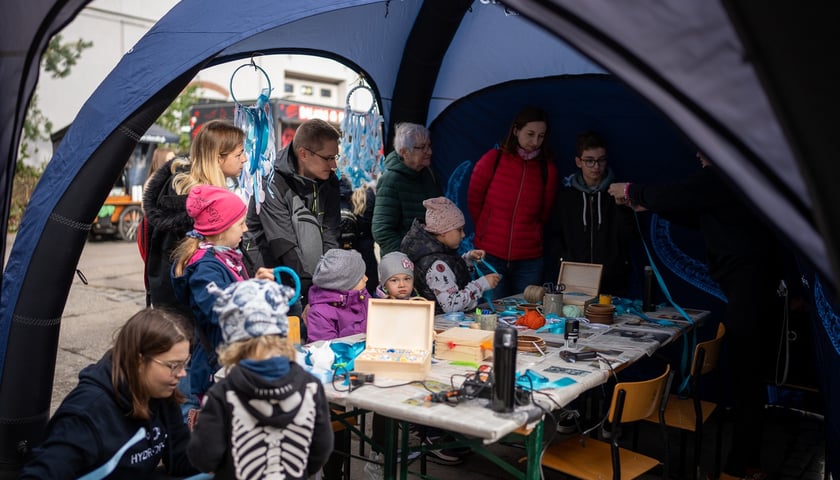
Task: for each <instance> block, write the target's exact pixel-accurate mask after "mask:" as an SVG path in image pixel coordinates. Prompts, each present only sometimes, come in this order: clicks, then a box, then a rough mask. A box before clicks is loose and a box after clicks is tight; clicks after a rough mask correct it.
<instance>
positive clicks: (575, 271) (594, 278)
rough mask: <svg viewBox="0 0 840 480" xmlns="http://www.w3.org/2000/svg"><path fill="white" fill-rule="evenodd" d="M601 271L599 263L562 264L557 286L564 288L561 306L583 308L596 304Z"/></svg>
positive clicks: (601, 267)
mask: <svg viewBox="0 0 840 480" xmlns="http://www.w3.org/2000/svg"><path fill="white" fill-rule="evenodd" d="M603 269H604V266H603V265H601V264H599V263H579V262H562V263H561V264H560V275H559V276H558V277H557V285H558V286H559V285H565V287H566V289H565V290H563V304H565V305H578V306H579V307H581V308H583V307H585V306H586V305H588V304H590V303H598V290H599V288H600V286H601V271H602V270H603Z"/></svg>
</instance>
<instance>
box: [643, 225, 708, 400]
mask: <svg viewBox="0 0 840 480" xmlns="http://www.w3.org/2000/svg"><path fill="white" fill-rule="evenodd" d="M633 218H634V219H635V220H636V230H637V231H638V232H639V238H640V239H642V246H643V247H645V254H647V257H648V262H649V263H650V267H651V269H653V274H654V275H655V276H656V283H658V284H659V288H660V289H661V290H662V293H663V294H664V295H665V299H666V300H668V303H670V304H671V306H673V307H674V309H675V310H676V311H677V312H679V314H680V315H682V316H683V318H685V319H686V321H687V322H688V324H689V325H690V326H691V327H694V326H695V325H694V320H692V319H691V317H690V316H689V315H688V314H687V313H685V310H683V309H682V307H680V306H679V305H677V304H676V302H674V299H673V298H671V292H669V291H668V287H667V286H666V285H665V280H663V279H662V275H661V274H660V273H659V269H658V268H656V263H655V262H654V261H653V256H652V255H651V254H650V249H649V248H648V246H647V242H645V237H644V235H643V234H642V227H641V224H639V215H638V213H637V212H636V211H635V210H634V211H633ZM634 314H635V315H638V316H639V317H640V318H642V319H643V320H646V321H649V322H653V323H658V324H660V325H666V326H678V325H676V324H674V323H673V322H667V324H666V323H663V322H664V321H663V320H658V319H653V318H650V317H648V316H647V315H644V314H643V313H642V312H641V309H640V308H639V309H638V311H637V312H634ZM679 329H680V331H681V332H682V333H683V352H682V362H681V364H680V375H681V376H682V382H680V386H679V388H678V389H677V393H682V392H683V391H685V390H686V389H687V388H688V382H689V381H690V380H691V372H690V371H689V370H690V368H691V358H690V357H691V354H692V352H694V348H695V346H696V345H697V330H696V329H695V328H691V329H688V330H686V329H683V328H682V327H679ZM689 337H690V338H689ZM689 344H690V347H689Z"/></svg>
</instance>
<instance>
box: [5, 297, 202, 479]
mask: <svg viewBox="0 0 840 480" xmlns="http://www.w3.org/2000/svg"><path fill="white" fill-rule="evenodd" d="M190 336H191V332H190V329H189V327H188V326H187V325H186V324H185V320H184V318H183V317H181V316H180V315H178V314H176V313H174V312H171V311H167V310H164V309H150V308H146V309H143V310H141V311H139V312H137V313H136V314H134V316H132V317H131V318H130V319H128V321H127V322H126V323H125V325H123V327H122V328H121V329H120V330H119V333H118V334H117V336H116V338H115V340H114V345H113V348H111V350H109V351H108V352H106V353H105V355H104V356H103V357H102V359H101V360H99V361H98V362H97V363H95V364H93V365H90V366H88V367H87V368H85V369H84V370H82V372H81V373H80V374H79V384H78V385H77V386H76V388H74V389H73V391H71V392H70V393H69V394H68V395H67V397H66V398H65V399H64V401H63V402H61V405H60V406H59V407H58V410H56V412H55V414H54V415H53V417H52V419H51V420H50V422H49V424H48V426H47V434H46V437H45V440H44V441H43V443H42V444H41V445H40V446H38V447H37V448H35V450H34V451H33V454H32V458H31V459H30V461H29V463H28V464H27V465H26V466H25V467H24V469H23V472H22V474H21V476H20V478H22V479H43V478H67V479H71V478H79V477H80V476H82V475H84V474H87V473H90V472H93V471H96V474H95V475H94V476H93V478H105V477H107V478H151V477H152V476H153V474H155V472H161V473H163V472H165V473H166V474H167V475H173V476H186V475H191V474H194V473H197V471H196V470H195V469H194V468H193V467H192V465H191V464H190V462H189V459H188V458H187V455H186V448H187V443H188V442H189V436H190V433H189V430H188V429H187V426H186V425H184V422H183V420H182V418H181V409H180V407H179V406H178V404H179V402H181V401H182V400H183V398H184V396H183V395H182V394H181V392H179V391H178V390H177V388H176V387H177V385H178V380H179V379H181V378H183V377H184V376H185V375H186V374H187V373H186V367H187V363H188V362H189V359H190V342H189V338H190ZM161 464H162V466H161ZM109 475H110V476H109Z"/></svg>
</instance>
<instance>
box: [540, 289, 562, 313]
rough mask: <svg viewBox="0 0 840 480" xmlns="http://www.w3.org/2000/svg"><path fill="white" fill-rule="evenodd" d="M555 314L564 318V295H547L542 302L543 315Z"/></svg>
mask: <svg viewBox="0 0 840 480" xmlns="http://www.w3.org/2000/svg"><path fill="white" fill-rule="evenodd" d="M550 313H554V314H556V315H558V316H561V317H562V316H563V294H562V293H546V294H545V295H544V296H543V301H542V314H543V315H548V314H550Z"/></svg>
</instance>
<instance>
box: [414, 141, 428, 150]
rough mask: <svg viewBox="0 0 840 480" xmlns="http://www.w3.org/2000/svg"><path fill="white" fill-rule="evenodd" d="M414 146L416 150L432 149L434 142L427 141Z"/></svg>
mask: <svg viewBox="0 0 840 480" xmlns="http://www.w3.org/2000/svg"><path fill="white" fill-rule="evenodd" d="M413 148H414V150H417V151H420V150H423V151H426V150H431V149H432V142H429V143H426V144H423V145H415V146H414V147H413Z"/></svg>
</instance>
